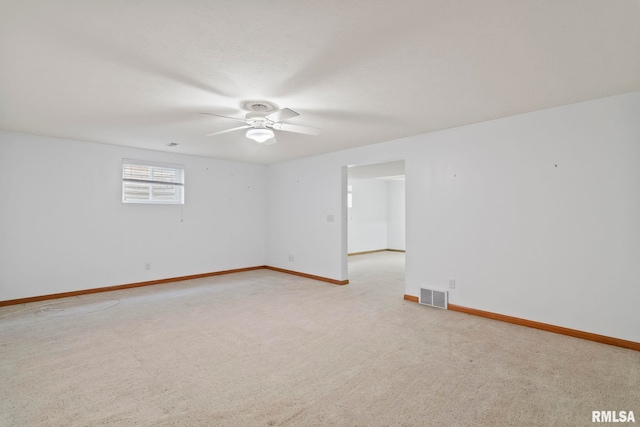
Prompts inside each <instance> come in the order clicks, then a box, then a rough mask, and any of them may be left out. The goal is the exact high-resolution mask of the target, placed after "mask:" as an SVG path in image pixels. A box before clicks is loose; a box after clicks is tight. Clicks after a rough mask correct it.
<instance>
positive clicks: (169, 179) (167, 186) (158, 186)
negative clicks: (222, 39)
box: [122, 159, 184, 205]
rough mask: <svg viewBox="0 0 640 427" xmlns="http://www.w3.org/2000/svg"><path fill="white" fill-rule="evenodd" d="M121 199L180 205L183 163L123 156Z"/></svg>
mask: <svg viewBox="0 0 640 427" xmlns="http://www.w3.org/2000/svg"><path fill="white" fill-rule="evenodd" d="M122 202H123V203H158V204H174V205H181V204H183V203H184V166H183V165H172V164H167V163H155V162H146V161H142V160H130V159H123V160H122Z"/></svg>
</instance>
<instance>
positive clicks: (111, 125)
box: [0, 0, 640, 164]
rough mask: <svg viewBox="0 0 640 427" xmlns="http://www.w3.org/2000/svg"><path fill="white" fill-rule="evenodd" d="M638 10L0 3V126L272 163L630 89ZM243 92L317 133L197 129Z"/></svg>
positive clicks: (147, 0)
mask: <svg viewBox="0 0 640 427" xmlns="http://www.w3.org/2000/svg"><path fill="white" fill-rule="evenodd" d="M639 23H640V0H608V1H604V0H561V1H558V0H546V1H545V0H483V1H473V0H465V1H461V0H441V1H433V0H399V1H394V2H392V1H382V0H381V1H373V0H348V1H346V0H325V1H310V0H271V1H266V0H234V1H214V0H180V1H179V0H174V1H168V0H164V1H162V0H137V1H131V0H109V1H106V0H102V1H100V0H39V1H38V0H32V1H27V0H15V1H12V0H0V129H4V130H10V131H18V132H27V133H33V134H39V135H47V136H54V137H60V138H70V139H78V140H82V141H93V142H101V143H108V144H117V145H126V146H132V147H141V148H147V149H153V150H163V151H173V152H179V153H188V154H197V155H204V156H211V157H216V158H222V159H230V160H240V161H246V162H252V163H261V164H269V163H273V162H278V161H283V160H287V159H294V158H299V157H304V156H309V155H314V154H319V153H324V152H329V151H335V150H340V149H344V148H349V147H356V146H361V145H365V144H372V143H377V142H381V141H386V140H390V139H396V138H400V137H404V136H410V135H415V134H419V133H425V132H430V131H434V130H439V129H445V128H450V127H455V126H461V125H465V124H470V123H476V122H480V121H485V120H490V119H495V118H499V117H505V116H510V115H514V114H519V113H524V112H529V111H534V110H539V109H543V108H548V107H553V106H558V105H563V104H569V103H574V102H579V101H585V100H589V99H594V98H599V97H604V96H609V95H615V94H620V93H625V92H631V91H636V90H640V25H639ZM247 100H268V101H271V102H273V103H275V104H277V105H278V106H279V107H289V108H292V109H294V110H296V111H297V112H299V113H300V116H299V117H296V118H294V119H291V120H289V123H292V124H298V125H303V126H312V127H318V128H321V129H322V133H321V134H320V135H319V136H307V135H298V134H291V133H283V132H279V133H278V135H277V138H278V141H279V143H278V144H274V145H269V146H263V145H259V144H257V143H255V142H253V141H251V140H248V139H246V138H245V137H244V134H243V132H233V133H227V134H223V135H219V136H216V137H205V136H203V135H205V134H207V133H211V132H215V131H219V130H224V129H227V128H231V127H235V126H238V122H235V121H233V120H227V119H219V118H215V117H211V116H204V115H199V114H198V113H199V112H211V113H216V114H223V115H231V116H238V117H242V116H243V115H244V112H243V111H242V110H241V109H240V106H241V105H242V103H243V102H244V101H247ZM171 142H176V143H179V145H178V146H176V147H168V144H169V143H171Z"/></svg>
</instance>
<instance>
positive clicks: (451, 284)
mask: <svg viewBox="0 0 640 427" xmlns="http://www.w3.org/2000/svg"><path fill="white" fill-rule="evenodd" d="M455 288H456V279H449V289H455Z"/></svg>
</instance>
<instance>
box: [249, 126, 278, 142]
mask: <svg viewBox="0 0 640 427" xmlns="http://www.w3.org/2000/svg"><path fill="white" fill-rule="evenodd" d="M247 138H249V139H253V140H254V141H256V142H259V143H261V144H262V143H263V142H265V141H266V140H267V139H271V138H273V131H272V130H271V129H255V128H251V129H248V130H247Z"/></svg>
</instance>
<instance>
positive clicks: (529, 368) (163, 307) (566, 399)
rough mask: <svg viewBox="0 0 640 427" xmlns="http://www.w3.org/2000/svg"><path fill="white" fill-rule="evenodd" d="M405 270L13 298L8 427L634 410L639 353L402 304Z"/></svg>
mask: <svg viewBox="0 0 640 427" xmlns="http://www.w3.org/2000/svg"><path fill="white" fill-rule="evenodd" d="M403 263H404V255H403V254H401V253H393V252H385V253H378V254H371V255H360V256H355V257H351V258H350V267H349V268H350V279H351V284H350V285H347V286H336V285H330V284H327V283H323V282H318V281H314V280H307V279H302V278H298V277H295V276H290V275H286V274H281V273H277V272H273V271H268V270H258V271H251V272H246V273H239V274H235V275H227V276H217V277H212V278H205V279H198V280H192V281H187V282H179V283H173V284H167V285H158V286H151V287H146V288H137V289H130V290H126V291H117V292H111V293H103V294H96V295H87V296H83V297H78V298H69V299H65V300H55V301H52V302H55V303H62V304H57V305H55V306H49V307H35V308H32V309H28V310H24V311H21V312H20V313H17V314H12V315H11V314H10V313H14V312H16V311H18V310H23V309H24V308H25V307H28V306H12V307H2V308H0V316H4V317H0V376H1V379H2V381H1V383H0V425H1V426H95V425H114V426H131V425H140V426H173V425H178V426H330V425H338V426H431V425H433V426H592V425H594V424H593V423H591V411H593V410H616V411H620V410H625V411H629V410H633V411H634V413H635V416H636V418H640V353H638V352H634V351H632V350H626V349H622V348H617V347H611V346H607V345H604V344H597V343H593V342H589V341H583V340H580V339H576V338H570V337H565V336H560V335H556V334H552V333H548V332H543V331H538V330H534V329H528V328H524V327H520V326H516V325H510V324H506V323H501V322H497V321H492V320H488V319H483V318H478V317H474V316H470V315H466V314H462V313H455V312H449V311H444V310H439V309H435V308H430V307H425V306H422V305H419V304H416V303H411V302H407V301H404V300H403V299H402V297H403V294H404V288H403V281H404V278H403V270H404V267H403ZM118 300H119V301H120V302H119V304H117V305H113V304H115V303H117V302H118ZM42 304H43V303H42V302H41V303H33V304H31V306H40V305H42ZM43 309H44V311H43ZM61 309H62V310H61ZM637 422H638V423H640V419H639V420H637Z"/></svg>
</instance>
